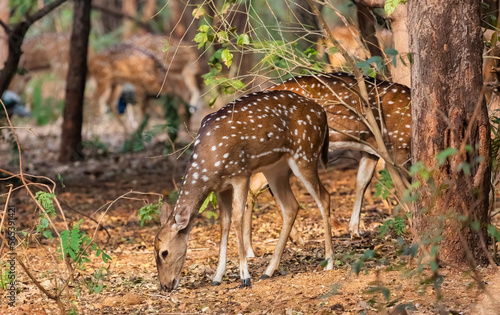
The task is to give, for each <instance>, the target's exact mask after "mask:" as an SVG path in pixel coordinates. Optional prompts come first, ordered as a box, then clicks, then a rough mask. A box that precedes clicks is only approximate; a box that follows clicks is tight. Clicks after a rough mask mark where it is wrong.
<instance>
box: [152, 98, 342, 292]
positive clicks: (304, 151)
mask: <svg viewBox="0 0 500 315" xmlns="http://www.w3.org/2000/svg"><path fill="white" fill-rule="evenodd" d="M327 153H328V126H327V118H326V113H325V111H324V109H323V108H322V107H321V106H320V105H318V104H317V103H315V102H313V101H311V100H308V99H307V98H305V97H302V96H300V95H297V94H295V93H292V92H288V91H264V92H259V93H253V94H251V95H246V96H244V97H242V98H240V99H238V100H236V101H235V102H232V103H229V104H227V105H226V106H224V107H223V108H221V109H220V110H219V111H217V112H215V113H212V114H210V115H208V116H206V117H205V118H204V119H203V122H202V126H201V129H200V130H199V133H198V136H197V138H196V141H195V143H194V151H193V154H192V156H191V159H190V162H189V164H188V167H187V170H186V173H185V176H184V184H183V186H182V190H181V192H180V194H179V199H178V200H177V203H176V205H175V207H174V209H173V211H171V212H170V213H168V214H166V215H164V219H163V220H162V221H163V222H162V227H161V228H160V230H159V232H158V234H157V235H156V238H155V244H154V252H155V258H156V264H157V267H158V277H159V280H160V287H161V289H162V290H167V291H171V290H173V289H175V288H176V287H177V286H178V284H179V278H180V274H181V271H182V268H183V265H184V261H185V259H186V252H187V245H188V237H189V232H190V230H191V227H192V225H193V217H194V216H195V215H196V214H197V213H198V210H199V209H200V206H201V205H202V203H203V201H204V200H205V199H206V197H207V196H208V194H209V193H210V192H214V193H215V194H216V196H217V201H218V205H219V208H220V218H221V243H220V254H219V265H218V268H217V272H216V274H215V276H214V278H213V284H214V285H217V284H220V283H221V281H222V277H223V276H224V273H225V268H226V253H227V244H228V235H229V228H230V225H231V218H232V219H233V221H234V226H235V230H236V236H237V240H238V245H239V246H238V249H239V260H240V277H241V281H242V286H248V285H250V273H249V271H248V265H247V260H246V252H245V250H244V246H243V244H244V240H243V235H242V220H243V214H244V210H245V206H246V199H247V194H248V187H249V181H250V176H251V175H252V173H256V172H262V173H263V174H264V176H265V178H266V179H267V181H268V183H269V186H270V187H271V189H272V190H273V193H274V195H275V197H276V199H277V201H278V203H279V205H280V207H281V210H282V213H283V228H282V230H281V233H280V237H279V240H278V244H277V246H276V248H275V251H274V255H273V257H272V259H271V261H270V263H269V266H268V268H267V269H266V271H265V273H264V274H263V276H262V278H268V277H271V276H272V275H273V273H274V271H275V270H276V268H277V267H278V265H279V262H280V260H281V256H282V254H283V250H284V248H285V245H286V242H287V239H288V236H289V233H290V230H291V228H292V225H293V222H294V221H295V217H296V215H297V212H298V210H299V204H298V203H297V201H296V199H295V197H294V195H293V192H292V189H291V187H290V183H289V177H290V176H291V174H292V173H293V174H294V175H295V176H297V177H298V178H299V179H300V180H301V181H302V182H303V183H304V185H305V187H306V189H307V191H308V192H309V193H310V195H311V196H312V197H313V198H314V199H315V201H316V203H317V204H318V206H319V209H320V211H321V214H322V216H323V224H324V229H325V257H326V258H331V257H332V254H333V249H332V235H331V227H330V196H329V194H328V192H327V190H326V189H325V188H324V186H323V185H322V184H321V182H320V180H319V177H318V165H319V164H322V165H326V162H327ZM332 268H333V261H332V259H329V260H328V265H327V269H332Z"/></svg>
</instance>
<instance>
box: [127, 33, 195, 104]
mask: <svg viewBox="0 0 500 315" xmlns="http://www.w3.org/2000/svg"><path fill="white" fill-rule="evenodd" d="M125 44H129V45H132V46H135V47H140V48H141V49H143V50H145V51H147V52H148V53H150V54H152V55H153V56H155V57H156V58H157V59H158V60H159V61H160V62H161V63H162V65H163V67H164V68H165V70H166V71H167V73H166V75H167V77H166V80H168V82H171V81H173V80H175V81H183V82H184V85H185V86H186V87H187V89H188V90H189V92H190V94H191V96H190V98H189V104H190V105H191V106H194V108H196V109H197V108H198V106H199V105H200V95H201V93H200V89H199V87H198V83H197V76H198V75H199V73H200V67H199V64H198V61H197V60H198V54H197V53H196V51H195V49H194V48H193V46H192V45H190V44H189V43H187V42H184V41H179V40H176V39H174V38H170V37H168V36H162V35H154V34H151V33H147V34H144V35H136V36H133V37H131V38H130V39H128V40H127V41H125ZM162 83H163V80H162Z"/></svg>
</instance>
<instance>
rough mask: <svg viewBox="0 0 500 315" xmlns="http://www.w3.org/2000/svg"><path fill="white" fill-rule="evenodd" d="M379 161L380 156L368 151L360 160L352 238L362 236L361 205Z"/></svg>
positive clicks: (351, 226)
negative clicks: (360, 231) (360, 222)
mask: <svg viewBox="0 0 500 315" xmlns="http://www.w3.org/2000/svg"><path fill="white" fill-rule="evenodd" d="M377 161H378V158H377V157H376V156H374V155H372V154H368V153H363V154H362V156H361V160H360V161H359V169H358V176H357V177H356V199H355V200H354V208H353V209H352V214H351V221H350V222H349V232H350V234H351V238H356V237H360V233H359V217H360V215H361V206H362V205H363V195H364V194H365V191H366V188H367V187H368V184H369V183H370V181H371V180H372V177H373V172H374V171H375V167H376V166H377Z"/></svg>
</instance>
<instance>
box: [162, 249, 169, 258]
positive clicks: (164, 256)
mask: <svg viewBox="0 0 500 315" xmlns="http://www.w3.org/2000/svg"><path fill="white" fill-rule="evenodd" d="M167 256H168V250H164V251H163V252H161V258H163V259H165V258H167Z"/></svg>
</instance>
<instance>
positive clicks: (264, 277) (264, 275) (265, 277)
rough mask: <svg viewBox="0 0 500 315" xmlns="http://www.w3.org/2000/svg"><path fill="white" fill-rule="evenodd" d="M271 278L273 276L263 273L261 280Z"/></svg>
mask: <svg viewBox="0 0 500 315" xmlns="http://www.w3.org/2000/svg"><path fill="white" fill-rule="evenodd" d="M269 278H271V277H269V276H268V275H266V274H263V275H262V276H260V278H259V280H266V279H269Z"/></svg>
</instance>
